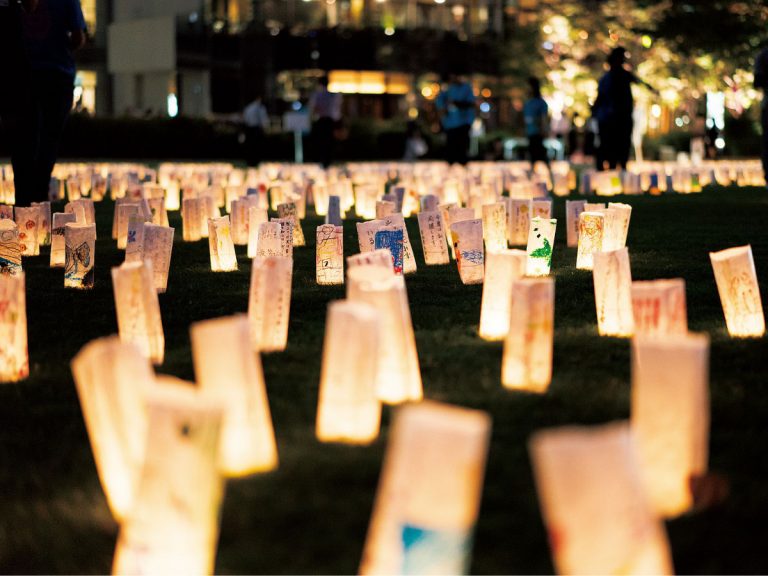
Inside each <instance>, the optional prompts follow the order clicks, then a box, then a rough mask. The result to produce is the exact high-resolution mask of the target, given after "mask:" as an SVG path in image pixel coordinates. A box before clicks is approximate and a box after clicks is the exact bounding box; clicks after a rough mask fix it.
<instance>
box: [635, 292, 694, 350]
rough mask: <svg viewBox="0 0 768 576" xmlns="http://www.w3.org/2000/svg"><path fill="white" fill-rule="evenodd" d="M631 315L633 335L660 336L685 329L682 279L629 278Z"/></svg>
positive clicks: (686, 323)
mask: <svg viewBox="0 0 768 576" xmlns="http://www.w3.org/2000/svg"><path fill="white" fill-rule="evenodd" d="M632 316H633V318H634V325H635V335H636V336H641V335H642V336H662V335H669V334H685V333H686V332H688V318H687V313H686V304H685V280H683V279H682V278H673V279H670V280H648V281H635V282H632Z"/></svg>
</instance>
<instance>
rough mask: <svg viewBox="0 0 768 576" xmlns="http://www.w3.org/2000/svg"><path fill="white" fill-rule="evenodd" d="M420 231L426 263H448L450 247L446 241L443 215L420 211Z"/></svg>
mask: <svg viewBox="0 0 768 576" xmlns="http://www.w3.org/2000/svg"><path fill="white" fill-rule="evenodd" d="M417 217H418V219H419V233H420V235H421V247H422V249H423V250H424V263H425V264H427V265H428V266H433V265H440V264H448V263H450V257H449V256H448V248H447V245H446V243H445V230H444V228H443V217H442V215H441V214H440V212H419V214H418V216H417Z"/></svg>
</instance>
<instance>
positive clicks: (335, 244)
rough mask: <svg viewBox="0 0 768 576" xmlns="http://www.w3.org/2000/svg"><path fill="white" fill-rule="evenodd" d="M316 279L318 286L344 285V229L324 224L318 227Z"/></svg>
mask: <svg viewBox="0 0 768 576" xmlns="http://www.w3.org/2000/svg"><path fill="white" fill-rule="evenodd" d="M316 239H317V240H316V251H315V277H316V280H317V283H318V284H321V285H333V284H344V229H343V228H342V227H341V226H333V225H332V224H323V225H321V226H318V227H317V233H316Z"/></svg>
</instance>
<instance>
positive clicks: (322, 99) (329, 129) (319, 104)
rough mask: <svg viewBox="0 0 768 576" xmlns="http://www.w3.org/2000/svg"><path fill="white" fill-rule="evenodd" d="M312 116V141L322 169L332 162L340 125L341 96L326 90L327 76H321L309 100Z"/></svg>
mask: <svg viewBox="0 0 768 576" xmlns="http://www.w3.org/2000/svg"><path fill="white" fill-rule="evenodd" d="M309 111H310V114H311V115H312V119H313V124H312V140H313V142H314V145H315V148H316V153H317V157H318V159H319V160H320V163H321V164H322V165H323V167H324V168H328V166H330V165H331V163H332V162H333V156H334V148H335V144H336V130H337V129H339V128H340V125H341V94H336V93H334V92H330V91H329V90H328V76H323V77H322V78H320V80H319V82H318V86H317V89H316V90H315V91H314V92H313V93H312V95H311V96H310V98H309Z"/></svg>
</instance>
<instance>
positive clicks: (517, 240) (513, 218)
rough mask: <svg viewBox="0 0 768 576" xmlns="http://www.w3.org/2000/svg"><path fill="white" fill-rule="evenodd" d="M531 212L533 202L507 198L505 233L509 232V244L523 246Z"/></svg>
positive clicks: (526, 237) (529, 224)
mask: <svg viewBox="0 0 768 576" xmlns="http://www.w3.org/2000/svg"><path fill="white" fill-rule="evenodd" d="M532 212H533V202H532V201H531V200H519V199H517V198H511V199H510V200H509V214H508V216H509V222H508V223H507V233H508V234H509V245H510V246H525V243H526V242H527V241H528V232H529V230H530V228H531V213H532Z"/></svg>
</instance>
